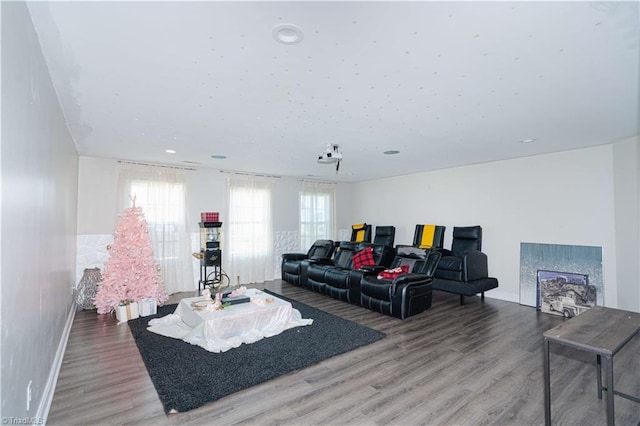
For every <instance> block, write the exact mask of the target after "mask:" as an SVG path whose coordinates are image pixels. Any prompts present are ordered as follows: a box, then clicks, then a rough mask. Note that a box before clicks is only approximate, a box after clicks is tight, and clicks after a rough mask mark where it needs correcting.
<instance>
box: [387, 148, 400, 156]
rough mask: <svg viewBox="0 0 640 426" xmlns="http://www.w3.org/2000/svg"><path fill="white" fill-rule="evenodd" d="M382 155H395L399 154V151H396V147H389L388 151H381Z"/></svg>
mask: <svg viewBox="0 0 640 426" xmlns="http://www.w3.org/2000/svg"><path fill="white" fill-rule="evenodd" d="M383 154H384V155H396V154H400V151H398V150H397V149H390V150H389V151H385V152H383Z"/></svg>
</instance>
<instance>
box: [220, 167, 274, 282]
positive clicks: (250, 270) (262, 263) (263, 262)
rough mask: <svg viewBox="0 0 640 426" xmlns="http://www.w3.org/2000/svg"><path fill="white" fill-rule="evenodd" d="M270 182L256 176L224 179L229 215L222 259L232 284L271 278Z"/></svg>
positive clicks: (272, 273) (271, 184)
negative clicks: (225, 181) (225, 180)
mask: <svg viewBox="0 0 640 426" xmlns="http://www.w3.org/2000/svg"><path fill="white" fill-rule="evenodd" d="M272 190H273V181H272V179H269V178H262V177H257V176H243V175H231V176H229V177H228V178H227V185H226V197H225V201H226V203H227V205H226V208H225V215H224V217H226V218H228V219H227V221H226V223H227V224H226V225H224V228H225V231H224V232H223V236H224V238H225V244H224V247H223V250H222V253H223V254H222V262H223V265H225V268H226V273H227V275H229V277H231V280H232V282H233V283H236V282H240V283H243V284H244V283H255V282H263V281H267V280H272V279H273V278H274V255H273V231H272V228H273V225H272V213H271V194H272Z"/></svg>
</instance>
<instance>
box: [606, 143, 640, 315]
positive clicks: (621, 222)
mask: <svg viewBox="0 0 640 426" xmlns="http://www.w3.org/2000/svg"><path fill="white" fill-rule="evenodd" d="M613 164H614V166H613V171H614V182H615V190H614V200H615V218H616V228H615V231H616V234H615V235H616V253H617V256H616V267H617V282H618V307H619V308H620V309H626V310H631V311H640V309H638V307H640V281H639V280H638V277H640V269H639V268H640V266H639V265H640V223H639V219H638V218H640V141H639V140H638V138H637V137H636V138H631V139H627V140H625V141H621V142H619V143H616V144H614V145H613Z"/></svg>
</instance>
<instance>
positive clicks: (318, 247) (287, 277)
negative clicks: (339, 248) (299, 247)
mask: <svg viewBox="0 0 640 426" xmlns="http://www.w3.org/2000/svg"><path fill="white" fill-rule="evenodd" d="M333 249H334V243H333V241H331V240H317V241H316V242H315V243H313V245H312V246H311V248H310V249H309V251H308V252H307V253H284V254H283V255H282V265H281V267H282V279H283V280H284V281H287V282H288V283H290V284H294V285H300V273H301V266H302V261H303V260H306V259H330V258H331V255H332V254H333Z"/></svg>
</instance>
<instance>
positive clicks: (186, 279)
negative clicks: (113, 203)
mask: <svg viewBox="0 0 640 426" xmlns="http://www.w3.org/2000/svg"><path fill="white" fill-rule="evenodd" d="M134 196H135V197H136V205H137V206H139V207H141V208H142V210H143V212H144V215H145V219H146V220H147V223H148V224H149V232H150V235H151V241H152V243H153V252H154V258H155V260H156V261H157V262H158V263H159V265H160V269H161V271H160V272H161V276H162V279H163V280H164V287H165V290H166V291H167V293H169V294H171V293H176V292H179V291H192V290H195V289H196V285H195V281H194V278H193V265H192V263H193V259H192V257H191V254H190V251H191V250H190V248H191V244H190V239H189V235H188V234H187V227H186V189H185V183H184V170H181V169H177V168H170V167H161V166H144V165H137V164H129V163H121V165H120V176H119V179H118V206H119V212H122V211H123V210H124V209H125V208H127V207H131V197H134Z"/></svg>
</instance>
